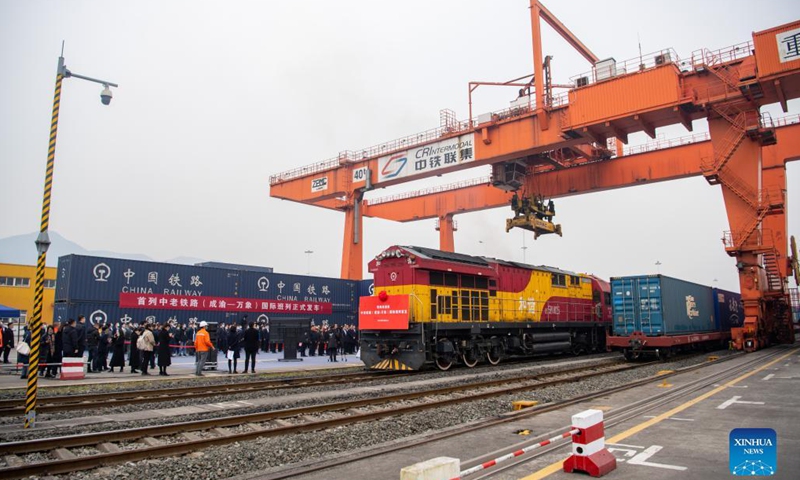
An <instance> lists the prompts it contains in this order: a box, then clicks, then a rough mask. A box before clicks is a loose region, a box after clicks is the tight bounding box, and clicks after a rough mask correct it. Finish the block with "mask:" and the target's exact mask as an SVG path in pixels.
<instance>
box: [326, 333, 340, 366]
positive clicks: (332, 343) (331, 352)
mask: <svg viewBox="0 0 800 480" xmlns="http://www.w3.org/2000/svg"><path fill="white" fill-rule="evenodd" d="M338 349H339V339H338V338H337V335H336V328H332V329H331V331H330V334H329V335H328V361H329V362H338V360H336V351H337V350H338Z"/></svg>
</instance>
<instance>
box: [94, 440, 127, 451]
mask: <svg viewBox="0 0 800 480" xmlns="http://www.w3.org/2000/svg"><path fill="white" fill-rule="evenodd" d="M97 449H98V450H100V451H101V452H103V453H117V452H120V451H122V449H121V448H119V447H118V446H116V445H114V444H113V443H108V442H105V443H101V444H99V445H97Z"/></svg>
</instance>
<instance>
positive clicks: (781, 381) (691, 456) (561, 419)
mask: <svg viewBox="0 0 800 480" xmlns="http://www.w3.org/2000/svg"><path fill="white" fill-rule="evenodd" d="M772 351H774V350H768V351H764V352H757V353H753V354H748V355H743V356H740V357H737V358H734V359H732V360H730V361H727V362H723V363H719V364H712V365H710V366H709V367H708V368H705V369H701V370H695V371H692V372H687V373H684V374H681V375H677V376H674V377H670V378H669V381H668V385H670V386H659V382H654V383H651V384H648V385H645V386H642V387H639V388H636V389H633V390H629V391H624V392H619V393H616V394H612V395H608V396H606V397H603V398H599V399H596V400H593V401H588V402H584V403H583V404H578V405H573V406H570V407H566V408H564V409H562V410H557V411H553V412H549V413H545V414H542V415H539V416H536V417H531V418H529V419H524V418H520V419H519V420H516V421H512V422H509V423H506V424H502V425H498V426H495V427H489V428H486V429H483V430H477V431H473V432H470V433H467V434H464V435H460V436H457V437H450V438H447V439H443V440H439V441H437V442H434V443H432V444H425V445H421V446H418V447H415V448H411V449H406V450H402V451H398V452H386V453H385V454H383V455H381V456H380V457H372V458H369V459H365V460H361V461H352V462H349V463H348V464H346V465H343V466H341V467H334V468H330V469H327V470H325V471H322V472H318V473H316V474H309V475H306V476H303V477H299V478H302V479H303V480H311V479H313V480H326V479H330V478H347V479H350V480H359V479H364V480H367V479H370V480H372V479H377V478H381V479H384V478H385V479H392V478H398V477H399V474H400V470H401V469H402V468H403V467H405V466H409V465H413V464H415V463H417V462H422V461H425V460H429V459H431V458H434V457H440V456H445V457H452V458H459V459H461V460H462V461H466V460H479V461H481V462H485V461H488V460H491V459H493V458H495V457H497V456H498V452H499V451H501V450H502V449H506V448H509V447H513V448H514V449H519V448H522V447H524V446H526V445H528V444H532V443H536V442H539V441H542V440H545V439H547V438H550V437H553V436H555V435H557V434H560V433H562V432H565V431H568V430H569V427H570V425H571V416H572V415H574V414H576V413H579V412H581V411H583V410H586V409H589V408H595V409H600V410H604V411H610V410H613V409H614V408H619V407H621V406H624V405H628V404H631V403H633V402H635V401H637V400H640V399H642V398H652V397H657V396H662V395H664V394H665V393H666V392H669V391H670V389H671V388H676V387H678V386H680V385H682V384H685V383H688V382H691V381H693V380H696V379H699V378H702V377H704V376H706V375H708V374H709V373H710V372H714V371H719V370H723V369H727V368H729V367H731V366H733V365H736V364H739V363H742V362H744V361H746V360H749V359H752V358H753V356H757V355H758V356H763V355H765V354H766V353H769V352H772ZM777 358H778V359H779V360H777V361H772V360H770V361H763V362H761V363H760V364H759V365H758V366H757V367H751V368H750V369H749V370H748V371H747V372H746V373H744V374H738V375H736V376H735V378H734V379H733V380H728V381H726V382H723V383H722V384H719V385H716V386H715V385H711V386H708V387H704V388H702V389H700V390H698V391H696V392H694V393H691V394H689V395H688V396H686V397H682V398H681V399H678V400H674V401H671V402H669V403H667V404H665V405H663V406H660V407H656V408H654V409H653V410H651V411H648V412H644V413H642V414H641V415H639V416H637V417H636V418H633V419H632V420H628V421H625V422H622V423H620V424H619V425H614V426H609V427H608V428H606V431H605V438H606V442H607V446H608V448H609V449H610V450H611V452H612V453H613V455H614V456H615V457H616V458H617V462H618V463H617V468H616V470H614V471H612V472H611V473H609V474H608V475H606V476H605V477H604V478H608V479H623V480H634V479H636V480H639V479H643V478H646V479H647V480H672V479H676V478H678V479H703V480H705V479H723V478H725V479H727V478H731V476H732V475H731V473H730V470H729V458H728V457H729V455H728V451H729V434H730V433H731V430H733V429H734V428H771V429H774V430H775V432H776V433H777V444H778V454H777V460H778V461H777V471H776V474H775V475H774V476H773V478H781V479H797V478H800V476H799V475H798V472H800V455H798V454H797V453H798V452H800V402H797V395H798V392H800V390H798V385H799V383H798V382H800V350H798V349H787V348H782V349H781V354H780V355H779V356H778V357H777ZM748 373H749V375H748ZM737 379H738V380H737ZM509 410H510V408H509ZM510 415H513V414H510ZM525 430H527V431H529V432H530V433H529V435H527V436H520V435H519V434H518V432H520V431H525ZM523 442H525V443H523ZM570 452H571V445H570V443H569V442H566V441H565V442H563V443H562V444H560V446H558V447H557V448H554V449H552V450H551V451H550V452H549V453H547V454H546V455H544V456H542V457H540V458H537V459H535V460H533V461H530V462H528V463H526V464H522V465H519V466H517V467H515V468H512V469H509V470H507V471H497V468H495V469H494V471H497V473H496V474H494V475H492V476H491V477H489V478H492V479H500V480H511V479H515V480H516V479H523V480H535V479H540V478H552V479H565V480H566V479H574V478H588V476H586V475H583V476H582V477H581V476H577V475H580V474H567V473H564V472H563V471H562V463H563V461H564V460H565V459H566V458H567V457H568V456H569V454H570ZM503 453H505V452H503ZM470 465H471V464H470ZM501 465H502V464H501ZM463 468H464V467H463V466H462V469H463ZM492 471H493V470H491V469H490V470H487V471H486V472H492Z"/></svg>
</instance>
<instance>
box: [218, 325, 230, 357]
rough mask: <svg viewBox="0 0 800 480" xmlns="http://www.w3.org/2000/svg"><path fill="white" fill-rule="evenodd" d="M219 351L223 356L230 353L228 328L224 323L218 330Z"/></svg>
mask: <svg viewBox="0 0 800 480" xmlns="http://www.w3.org/2000/svg"><path fill="white" fill-rule="evenodd" d="M217 351H218V352H219V353H220V354H222V355H225V353H226V352H227V351H228V327H227V326H226V325H225V324H224V323H223V324H220V326H219V328H217Z"/></svg>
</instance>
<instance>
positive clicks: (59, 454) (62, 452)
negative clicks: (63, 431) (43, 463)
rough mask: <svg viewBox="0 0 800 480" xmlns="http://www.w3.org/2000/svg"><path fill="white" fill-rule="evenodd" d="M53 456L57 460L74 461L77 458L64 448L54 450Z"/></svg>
mask: <svg viewBox="0 0 800 480" xmlns="http://www.w3.org/2000/svg"><path fill="white" fill-rule="evenodd" d="M53 455H55V456H56V458H57V459H59V460H74V459H76V458H78V456H77V455H75V454H74V453H72V452H70V451H69V450H67V449H66V448H56V449H55V450H53Z"/></svg>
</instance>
